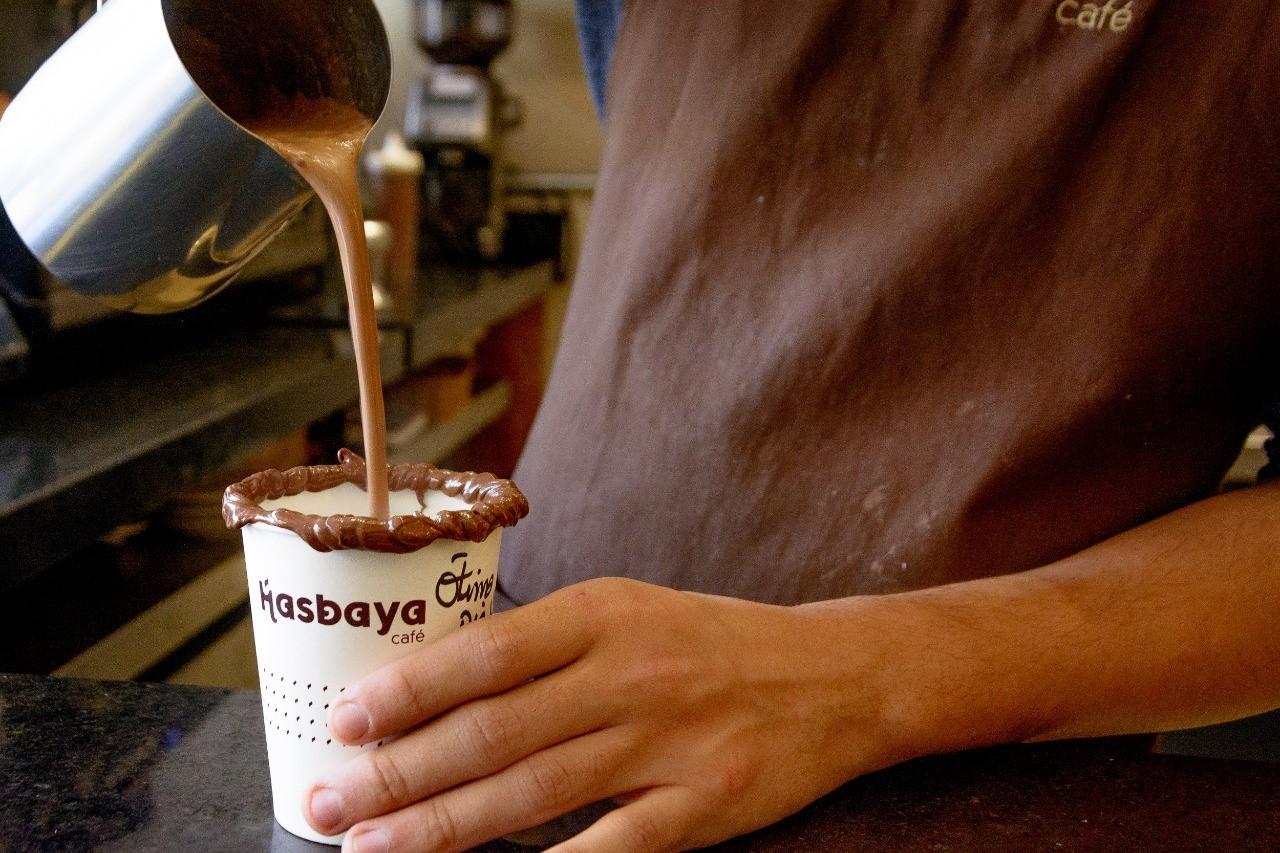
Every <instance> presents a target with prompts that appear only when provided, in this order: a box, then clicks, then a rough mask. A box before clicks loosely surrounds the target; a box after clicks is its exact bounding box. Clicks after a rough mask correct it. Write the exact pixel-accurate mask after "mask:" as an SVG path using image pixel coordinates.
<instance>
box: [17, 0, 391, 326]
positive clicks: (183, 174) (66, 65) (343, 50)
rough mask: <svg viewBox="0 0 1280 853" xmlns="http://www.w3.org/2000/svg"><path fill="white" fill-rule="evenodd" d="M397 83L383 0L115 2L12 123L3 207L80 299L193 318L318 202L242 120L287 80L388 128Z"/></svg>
mask: <svg viewBox="0 0 1280 853" xmlns="http://www.w3.org/2000/svg"><path fill="white" fill-rule="evenodd" d="M390 81H391V53H390V49H389V47H388V44H387V36H386V32H385V30H384V29H383V26H382V20H381V18H380V17H379V15H378V12H377V9H376V8H375V7H374V5H373V2H372V0H110V2H108V3H106V4H105V6H103V8H102V10H101V11H100V12H98V13H97V14H96V15H94V16H93V17H92V18H91V19H90V20H89V21H88V22H87V23H86V24H85V25H84V27H82V28H81V29H80V30H79V31H78V32H77V33H76V34H75V35H74V36H73V37H72V38H71V39H70V40H69V41H68V42H67V43H66V44H65V45H63V46H62V47H61V48H60V49H59V50H58V52H57V53H55V54H54V55H53V56H52V57H51V58H50V59H49V61H48V62H46V63H45V64H44V66H42V67H41V68H40V70H39V71H38V72H37V73H36V75H35V76H34V77H33V78H32V79H31V81H30V82H29V83H28V84H27V85H26V86H25V87H24V88H23V89H22V91H21V92H20V93H19V94H18V96H17V97H16V98H15V99H14V101H13V103H12V104H11V105H10V106H9V109H8V110H7V111H6V112H5V114H4V118H3V119H2V120H0V202H2V203H3V204H4V207H5V210H6V211H7V212H8V214H9V217H10V219H12V221H13V224H14V227H15V228H16V229H17V231H18V234H19V235H20V236H21V237H22V239H23V241H24V242H25V243H26V244H27V247H28V248H30V249H31V251H32V253H33V254H34V255H35V256H36V257H37V258H39V259H40V261H41V262H42V263H43V264H44V265H45V266H46V267H47V268H48V269H49V271H50V272H51V273H52V274H53V275H54V276H55V277H56V278H58V279H60V280H61V281H62V282H63V283H65V284H66V285H67V286H69V287H71V288H73V289H74V290H77V291H79V292H81V293H84V294H87V295H89V296H93V297H97V298H99V299H101V300H103V301H105V302H107V303H109V304H110V305H112V306H114V307H117V308H122V309H126V310H130V311H135V312H138V313H145V314H158V313H165V312H169V311H176V310H180V309H183V308H188V307H190V306H192V305H195V304H196V303H197V302H200V301H201V300H203V299H206V298H207V297H209V296H211V295H213V294H214V293H215V292H217V291H218V290H220V289H221V288H222V287H224V286H225V285H226V284H228V283H229V282H230V281H231V280H232V279H233V278H234V277H235V276H236V274H237V273H238V272H240V270H242V269H243V268H244V266H245V265H246V264H247V263H248V262H249V261H250V260H251V259H252V258H253V257H254V255H256V254H257V253H258V252H259V251H260V250H261V249H262V248H263V247H264V246H265V245H266V244H267V243H268V242H269V241H270V240H271V238H272V237H273V236H275V234H277V233H278V232H279V231H280V230H281V229H283V228H284V227H285V226H286V225H287V224H288V222H289V220H290V219H291V218H292V217H293V216H294V215H295V214H296V213H298V211H300V210H301V209H302V207H303V205H305V204H306V202H307V201H308V200H309V199H310V198H311V190H310V188H309V187H308V185H307V184H306V182H305V181H304V180H303V179H302V177H301V176H300V175H298V173H297V172H296V171H295V170H294V169H293V167H291V166H290V165H289V164H288V163H287V162H286V161H285V160H284V159H283V158H282V157H280V155H278V154H277V153H276V152H275V151H273V150H272V149H271V148H269V147H268V146H267V145H266V143H264V142H262V141H261V140H260V139H258V138H257V137H256V136H254V135H253V134H251V133H250V132H249V131H247V130H245V129H244V127H242V126H241V125H240V124H238V123H237V122H236V121H235V119H234V118H233V116H239V117H241V118H243V117H244V116H246V115H248V112H246V111H247V110H251V109H252V107H253V105H254V103H255V102H256V100H257V99H260V98H262V97H263V95H264V93H265V92H267V91H268V90H269V89H272V88H274V90H275V91H277V92H280V93H283V94H286V95H291V94H295V93H301V94H306V95H309V96H312V97H315V96H318V95H325V96H328V97H333V98H337V99H339V100H343V101H345V102H347V103H350V104H352V105H354V106H355V107H356V108H357V109H359V110H360V111H361V112H362V113H364V114H365V115H367V116H368V117H369V118H370V119H374V120H376V119H377V118H378V116H379V115H380V114H381V112H382V109H383V106H384V105H385V103H386V99H387V94H388V91H389V89H390Z"/></svg>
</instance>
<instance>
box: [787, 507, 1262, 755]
mask: <svg viewBox="0 0 1280 853" xmlns="http://www.w3.org/2000/svg"><path fill="white" fill-rule="evenodd" d="M811 611H812V615H814V616H815V617H817V618H818V619H819V620H821V621H822V622H823V623H825V627H826V628H827V629H830V630H831V631H832V632H833V633H832V634H829V635H828V636H830V637H831V638H832V641H833V645H835V646H837V647H840V646H843V647H844V648H858V647H859V646H865V644H866V642H867V632H868V631H875V632H876V633H878V634H879V635H880V636H881V637H892V638H894V639H892V640H890V641H889V642H891V643H892V648H890V649H888V650H887V651H886V652H885V655H886V657H885V659H884V661H883V664H884V669H885V683H884V684H883V685H881V687H880V689H881V693H882V695H884V696H886V697H887V698H886V699H885V703H884V708H883V714H884V716H885V718H886V720H887V721H888V723H889V725H890V727H892V728H893V729H894V730H895V731H896V735H895V736H901V737H902V739H903V743H904V747H903V749H904V751H906V752H908V753H915V754H920V753H928V752H939V751H947V750H953V749H963V748H967V747H973V746H981V745H987V744H992V743H1000V742H1007V741H1016V740H1032V739H1053V738H1065V737H1086V736H1100V735H1109V734H1120V733H1129V732H1145V731H1157V730H1162V729H1170V728H1179V727H1185V726H1192V725H1198V724H1205V723H1209V722H1214V721H1218V720H1223V719H1228V718H1231V717H1235V716H1241V715H1245V714H1249V713H1255V712H1260V711H1264V710H1267V709H1270V708H1272V707H1275V706H1277V705H1280V488H1278V487H1260V488H1256V489H1250V490H1246V491H1244V492H1238V493H1235V494H1232V495H1227V496H1222V497H1216V498H1213V499H1211V500H1208V501H1204V502H1202V503H1200V504H1197V505H1195V506H1192V507H1188V508H1186V509H1184V510H1181V511H1179V512H1177V513H1174V514H1171V515H1169V516H1166V517H1164V518H1161V519H1158V520H1156V521H1154V522H1152V523H1150V524H1148V525H1145V526H1143V527H1141V528H1139V529H1136V530H1133V531H1130V532H1128V533H1125V534H1123V535H1121V536H1118V537H1116V538H1114V539H1111V540H1108V541H1106V542H1104V543H1101V544H1099V545H1097V546H1095V547H1093V548H1091V549H1089V550H1087V551H1084V552H1082V553H1080V554H1077V555H1075V556H1072V557H1070V558H1068V559H1065V560H1062V561H1060V562H1058V563H1055V564H1052V565H1050V566H1046V567H1044V568H1041V569H1038V570H1034V571H1030V572H1024V573H1020V574H1017V575H1010V576H1004V577H997V578H991V579H986V580H981V581H972V582H967V583H960V584H954V585H951V586H946V587H940V588H936V589H932V590H924V591H920V592H913V593H906V594H901V595H894V596H885V597H881V598H877V599H847V600H844V601H837V602H828V603H824V604H821V605H814V606H812V607H811ZM833 653H838V652H836V651H835V650H834V649H833ZM864 677H865V676H864ZM849 687H850V690H853V691H856V690H857V689H858V688H857V687H856V686H855V685H852V684H851V685H850V686H849ZM904 757H906V756H904Z"/></svg>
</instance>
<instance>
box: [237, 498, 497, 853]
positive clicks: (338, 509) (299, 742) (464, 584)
mask: <svg viewBox="0 0 1280 853" xmlns="http://www.w3.org/2000/svg"><path fill="white" fill-rule="evenodd" d="M425 504H426V506H425V509H423V508H422V507H421V505H420V504H419V498H418V495H417V494H415V493H414V492H412V491H408V492H393V494H392V514H393V515H397V514H399V515H410V514H413V513H414V512H415V511H418V510H422V511H421V513H420V514H421V515H426V516H434V515H435V514H437V513H438V512H440V511H441V510H446V511H447V510H454V511H456V510H460V509H467V508H468V507H469V506H470V504H468V503H467V502H466V501H465V500H463V499H462V498H459V497H450V496H449V495H446V494H443V493H441V492H436V491H431V492H427V493H425ZM261 506H262V509H263V510H266V511H271V510H273V509H277V508H281V507H283V508H287V509H291V510H297V511H299V512H302V513H307V514H312V515H316V516H322V517H328V516H335V515H360V514H362V513H365V512H367V507H368V496H367V495H366V494H365V492H364V491H363V490H361V489H360V488H358V487H356V486H354V485H351V484H350V483H343V484H341V485H338V486H336V487H333V488H328V489H326V490H324V491H320V492H304V493H302V494H299V495H297V496H295V497H284V498H281V499H277V500H263V501H262V502H261ZM243 536H244V553H245V562H246V564H247V568H248V581H249V601H250V606H251V609H252V611H253V635H254V643H255V646H256V648H257V654H258V669H259V673H258V674H259V679H260V681H261V684H262V711H263V721H264V723H265V725H266V737H267V758H268V761H269V763H270V767H271V793H272V798H273V801H274V810H275V817H276V821H277V822H279V824H280V825H281V826H282V827H284V828H285V829H286V830H288V831H289V832H291V833H293V834H294V835H298V836H301V837H302V838H306V839H309V840H311V841H319V842H324V843H329V844H335V845H336V844H341V842H342V836H340V835H339V836H324V835H321V834H319V833H317V832H316V831H315V830H313V829H312V828H311V826H310V825H309V824H308V823H307V822H306V819H305V818H304V817H303V813H302V799H303V796H304V793H305V792H306V790H307V788H308V787H309V786H310V785H311V783H312V782H314V781H315V779H316V778H317V777H318V776H320V775H321V774H322V773H324V772H326V771H328V770H330V769H331V768H333V767H335V766H336V765H340V764H343V763H344V762H347V761H350V760H351V759H352V758H354V757H355V756H356V755H358V754H359V753H360V752H361V751H363V750H369V749H376V748H378V746H380V745H381V743H377V744H369V745H366V746H363V747H349V746H343V745H342V744H340V743H338V742H337V741H336V740H334V739H333V736H332V735H331V734H330V732H329V729H328V721H327V714H328V708H329V706H330V705H331V704H332V703H333V702H334V701H335V700H336V699H337V697H338V696H339V695H341V693H342V692H343V691H344V690H345V689H346V688H347V687H348V686H350V685H352V684H354V683H355V682H356V681H358V680H359V679H360V678H362V677H364V676H366V675H368V674H369V673H371V672H373V671H374V670H376V669H378V668H379V667H381V666H383V665H385V664H387V663H390V662H392V661H394V660H396V659H398V658H401V657H404V656H405V655H409V654H412V653H414V652H415V651H418V650H420V649H422V648H423V647H424V646H425V645H426V644H428V643H430V642H432V641H434V640H437V639H439V638H440V637H442V636H444V635H445V634H447V633H449V632H450V631H452V630H454V629H456V628H458V627H460V626H462V625H465V624H467V623H469V622H473V621H475V620H477V619H483V618H485V617H487V616H489V615H490V614H492V613H493V602H494V593H495V591H496V588H497V570H498V550H499V547H500V543H501V539H502V530H501V528H495V529H494V530H493V531H492V532H491V533H489V535H488V536H487V537H486V538H485V539H484V540H483V541H482V542H478V543H477V542H470V541H457V540H450V539H439V540H437V541H434V542H432V543H431V544H429V545H427V546H426V547H423V548H421V549H420V550H417V551H413V552H412V553H406V554H393V553H381V552H376V551H360V550H335V551H329V552H321V551H317V550H315V549H314V548H313V547H312V546H311V545H309V544H308V543H307V542H305V541H303V539H302V538H300V537H299V536H298V535H297V534H295V533H294V532H292V531H290V530H286V529H282V528H281V527H276V526H272V525H271V524H269V523H263V522H258V523H250V524H247V525H245V526H244V527H243Z"/></svg>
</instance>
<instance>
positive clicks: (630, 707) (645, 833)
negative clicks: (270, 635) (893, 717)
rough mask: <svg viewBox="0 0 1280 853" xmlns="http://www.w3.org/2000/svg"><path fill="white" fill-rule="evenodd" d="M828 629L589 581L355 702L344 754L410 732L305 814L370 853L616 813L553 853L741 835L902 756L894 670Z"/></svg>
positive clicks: (497, 622) (380, 679)
mask: <svg viewBox="0 0 1280 853" xmlns="http://www.w3.org/2000/svg"><path fill="white" fill-rule="evenodd" d="M828 627H829V620H826V619H824V618H823V613H822V611H821V608H818V609H816V610H815V609H812V608H784V607H774V606H768V605H761V604H754V603H750V602H745V601H740V600H736V599H729V598H721V597H716V596H706V595H698V594H693V593H682V592H675V591H672V590H669V589H663V588H661V587H654V586H649V585H647V584H642V583H638V582H635V581H627V580H620V579H602V580H596V581H589V582H586V583H583V584H578V585H576V586H574V587H570V588H568V589H565V590H562V591H560V592H557V593H555V594H553V595H551V596H548V597H547V598H545V599H543V600H541V601H539V602H536V603H534V604H532V605H529V606H527V607H524V608H521V609H519V610H515V611H512V612H510V613H503V614H498V615H496V616H493V617H490V618H487V619H484V620H481V621H479V622H476V623H473V624H471V625H468V626H466V627H464V628H462V629H460V630H459V631H457V632H455V633H453V634H450V635H449V636H447V637H445V638H443V639H442V640H440V641H438V642H436V643H434V644H432V645H431V646H429V647H427V648H426V649H424V650H423V651H421V652H419V653H417V654H415V655H412V656H410V657H408V658H405V659H403V660H401V661H399V662H397V663H394V664H392V665H390V666H387V667H385V668H383V669H381V670H379V671H378V672H376V673H374V674H373V675H371V676H370V677H368V678H366V679H364V680H363V681H361V682H360V683H358V684H356V685H354V686H353V687H351V688H349V689H348V690H347V691H346V692H345V693H344V694H343V697H342V699H341V701H339V702H338V703H335V704H334V706H333V708H331V709H330V712H329V726H330V729H331V730H332V731H333V734H334V736H335V737H336V738H337V739H339V740H341V741H342V742H344V743H350V744H364V743H369V742H371V741H377V740H379V739H381V738H385V737H388V736H390V735H393V734H396V733H398V732H405V731H409V730H412V731H409V733H408V734H406V735H404V736H403V737H401V738H399V739H398V740H395V741H393V742H391V743H389V744H387V745H386V746H383V747H381V748H379V749H377V750H375V751H371V752H367V753H364V754H362V755H361V756H360V757H359V758H357V759H355V760H353V761H352V762H351V763H350V764H348V765H345V766H343V767H342V768H340V769H338V770H336V771H334V772H333V773H332V774H330V775H328V776H327V777H325V778H323V779H321V780H318V782H317V783H316V785H315V786H313V788H312V789H311V790H310V791H308V794H307V796H306V798H305V799H306V802H305V803H304V813H305V814H306V815H307V819H308V821H309V822H310V823H311V825H312V826H314V827H315V828H316V829H317V830H318V831H321V832H325V833H338V832H341V831H343V830H349V832H348V835H347V839H346V843H345V844H344V846H343V849H344V850H346V851H358V853H367V851H388V850H394V851H454V850H464V849H467V848H470V847H472V846H474V845H476V844H480V843H482V842H484V841H487V840H491V839H493V838H497V837H500V836H503V835H506V834H509V833H512V832H515V831H518V830H521V829H525V828H529V827H533V826H538V825H540V824H542V823H545V822H546V821H548V820H551V819H553V818H556V817H558V816H560V815H563V814H566V813H568V812H570V811H573V810H575V809H578V808H580V807H582V806H585V805H589V804H591V803H593V802H598V801H602V800H607V799H613V800H615V801H616V802H618V803H619V807H618V808H617V809H615V810H613V811H611V812H609V813H608V814H606V815H605V816H604V817H602V818H601V819H600V820H599V821H598V822H597V823H595V824H594V825H593V826H591V827H590V828H588V829H587V830H585V831H584V832H582V833H581V834H580V835H578V836H577V837H575V838H573V839H570V840H569V841H566V842H564V843H563V844H561V845H559V846H558V847H556V848H555V851H556V853H586V851H596V850H608V851H637V853H640V851H645V853H647V851H664V850H682V849H690V848H695V847H702V846H706V845H709V844H713V843H715V842H717V841H721V840H724V839H726V838H730V837H733V836H735V835H740V834H742V833H744V832H748V831H750V830H752V829H756V828H759V827H761V826H765V825H767V824H770V823H773V822H774V821H776V820H778V819H780V818H782V817H784V816H786V815H788V814H791V813H792V812H794V811H797V810H798V809H800V808H802V807H803V806H804V805H806V804H808V803H809V802H811V801H812V800H814V799H816V798H817V797H819V796H821V795H822V794H824V793H826V792H828V791H830V790H832V789H834V788H835V787H837V786H839V785H840V784H841V783H843V782H844V781H846V780H848V779H850V778H852V777H853V776H856V775H858V774H860V773H863V772H867V771H869V770H873V769H878V768H879V767H883V766H886V765H888V764H891V763H894V762H895V761H897V760H900V759H901V758H904V757H906V756H905V755H903V754H901V753H900V751H899V750H898V749H897V748H896V747H895V746H894V745H893V744H892V743H891V739H890V738H888V737H886V736H885V731H886V726H885V724H884V722H883V719H882V717H883V715H882V713H881V709H882V707H883V706H882V705H881V703H880V702H878V701H877V699H878V696H880V695H883V694H882V693H880V691H879V687H880V685H881V683H882V681H883V678H884V675H883V673H884V672H885V671H886V667H884V666H882V665H881V663H880V661H878V660H876V659H875V656H874V655H872V654H866V653H861V654H852V655H850V654H846V653H845V652H846V651H847V649H844V648H841V647H840V646H841V645H842V643H841V642H840V641H839V640H838V636H839V635H838V634H837V633H835V632H830V631H828V630H827V629H828ZM868 645H869V646H872V645H873V644H868ZM851 685H854V686H856V688H857V689H855V690H850V686H851Z"/></svg>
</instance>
